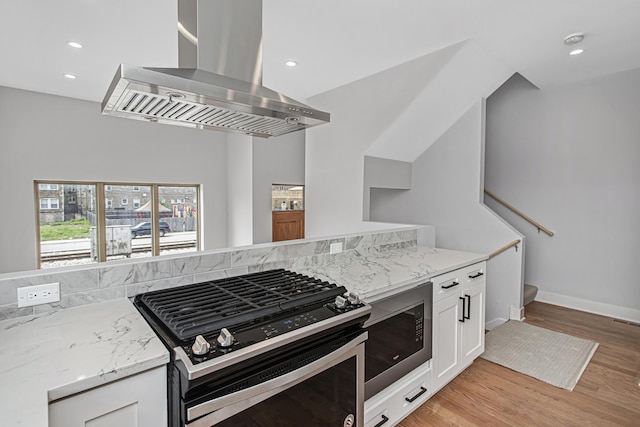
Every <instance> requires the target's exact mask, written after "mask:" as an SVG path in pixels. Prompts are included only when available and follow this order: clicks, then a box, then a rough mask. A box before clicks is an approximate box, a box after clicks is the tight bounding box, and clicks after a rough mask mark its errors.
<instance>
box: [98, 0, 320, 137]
mask: <svg viewBox="0 0 640 427" xmlns="http://www.w3.org/2000/svg"><path fill="white" fill-rule="evenodd" d="M234 1H235V2H236V5H233V2H234ZM184 3H186V4H193V5H194V7H195V4H196V3H195V2H193V1H192V2H184ZM197 4H198V7H200V2H198V3H197ZM210 4H214V8H213V9H212V12H210V13H209V15H211V16H214V18H215V19H212V21H213V24H214V25H215V24H216V19H225V20H226V21H228V20H233V19H235V20H236V21H238V22H240V23H242V24H243V25H245V26H246V25H247V24H250V25H252V28H251V30H250V31H249V30H248V31H246V32H243V31H242V28H238V25H225V26H224V27H225V29H224V31H228V28H233V29H234V30H233V31H235V32H236V35H235V37H227V36H226V34H225V35H224V37H222V36H220V34H219V32H218V33H215V31H214V33H213V34H217V35H216V36H215V37H213V38H214V39H215V40H213V41H210V40H204V39H203V34H204V35H205V36H207V35H209V34H212V33H211V31H208V30H205V31H202V29H203V27H204V26H206V25H207V22H208V21H209V20H206V19H203V17H202V16H199V15H198V16H197V19H198V23H197V24H194V25H197V28H198V50H197V55H198V60H197V62H196V61H192V63H196V64H202V63H204V64H209V65H208V66H207V68H208V69H207V70H205V69H201V67H198V68H142V67H136V66H130V65H124V64H122V65H120V67H119V68H118V70H117V72H116V75H115V77H114V78H113V81H112V83H111V85H110V86H109V89H108V90H107V94H106V95H105V98H104V100H103V102H102V114H105V115H111V116H116V117H124V118H132V119H137V120H145V121H150V122H157V123H165V124H172V125H179V126H186V127H192V128H199V129H211V130H223V131H228V132H236V133H243V134H247V135H252V136H257V137H262V138H269V137H271V136H279V135H284V134H287V133H290V132H295V131H298V130H302V129H306V128H309V127H311V126H316V125H319V124H323V123H327V122H329V119H330V115H329V113H326V112H323V111H319V110H316V109H313V108H311V107H309V106H307V105H305V104H302V103H300V102H298V101H295V100H293V99H291V98H288V97H286V96H284V95H282V94H279V93H277V92H275V91H273V90H271V89H268V88H266V87H264V86H262V85H261V82H262V68H261V55H262V52H261V30H262V25H261V24H262V22H261V20H262V3H261V2H260V1H258V0H253V4H254V6H253V8H252V10H251V11H252V12H253V13H249V14H248V13H246V11H240V13H236V11H235V10H234V9H237V7H238V6H237V5H238V4H244V5H247V4H250V2H248V1H247V0H243V1H242V2H237V0H213V1H211V0H205V1H204V5H203V6H202V7H203V10H207V7H210V6H209V5H210ZM216 4H217V6H215V5H216ZM198 10H199V11H200V9H198ZM193 15H195V14H193ZM251 16H253V17H254V18H253V19H248V17H249V18H250V17H251ZM234 17H235V18H234ZM256 19H259V21H260V22H259V26H258V32H259V33H260V34H258V35H257V36H256V40H257V41H256V43H255V45H256V46H250V49H244V50H249V51H250V52H253V51H255V52H256V54H255V55H254V56H256V59H254V60H252V61H250V62H251V63H248V62H249V61H245V62H243V63H239V64H232V65H234V66H235V68H233V69H236V70H241V72H243V73H245V74H246V72H247V71H246V70H249V71H251V70H256V69H257V70H258V72H257V73H254V76H253V82H249V81H245V80H243V79H239V78H234V76H230V75H223V74H218V73H215V72H211V71H209V69H216V70H217V69H218V68H219V67H218V63H222V64H224V66H225V67H226V68H225V70H224V71H225V72H228V68H229V64H230V63H231V60H230V59H229V58H221V59H216V58H213V60H212V58H209V57H208V58H202V55H205V52H204V51H203V50H204V49H203V47H204V46H207V49H206V52H216V51H217V52H229V53H228V55H231V58H233V57H234V56H235V57H236V58H238V57H240V58H242V55H239V52H234V51H233V49H232V48H230V47H229V46H226V45H225V46H218V45H220V42H219V40H234V39H237V38H238V37H242V38H243V39H245V38H248V39H249V40H251V37H250V36H248V35H249V34H251V32H252V31H253V33H255V32H256V25H257V24H256V22H255V21H256ZM251 21H253V22H251ZM218 22H219V21H218ZM238 31H239V34H238ZM209 39H211V37H209ZM243 41H245V40H243ZM203 42H204V43H203ZM207 42H209V44H206V43H207ZM214 44H215V46H214V47H215V49H211V48H210V47H211V46H213V45H214ZM234 54H235V55H234ZM181 55H182V52H181ZM236 61H237V59H236ZM181 62H184V61H183V60H181ZM211 64H213V65H211ZM225 74H226V73H225ZM229 74H233V73H232V72H229ZM241 77H245V75H244V74H242V75H241Z"/></svg>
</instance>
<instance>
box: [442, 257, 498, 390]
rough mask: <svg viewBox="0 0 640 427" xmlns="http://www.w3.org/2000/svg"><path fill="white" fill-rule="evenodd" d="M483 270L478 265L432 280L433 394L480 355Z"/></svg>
mask: <svg viewBox="0 0 640 427" xmlns="http://www.w3.org/2000/svg"><path fill="white" fill-rule="evenodd" d="M485 269H486V263H485V262H482V263H478V264H474V265H472V266H469V267H465V268H462V269H459V270H456V271H453V272H450V273H446V274H443V275H441V276H437V277H434V278H433V279H432V281H433V301H434V304H433V383H434V384H433V385H434V389H435V390H439V389H440V388H442V387H443V386H444V385H445V384H447V383H448V382H449V381H451V380H452V379H453V378H455V377H456V375H458V374H459V373H460V372H462V370H464V369H465V368H466V367H467V366H469V365H470V364H471V362H473V360H474V359H475V358H476V357H478V356H479V355H480V354H482V352H483V351H484V322H485V317H484V314H485V290H486V280H485V276H484V273H485V271H486V270H485Z"/></svg>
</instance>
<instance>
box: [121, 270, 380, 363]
mask: <svg viewBox="0 0 640 427" xmlns="http://www.w3.org/2000/svg"><path fill="white" fill-rule="evenodd" d="M134 305H135V306H136V307H137V308H138V309H139V310H140V311H141V312H142V314H143V315H144V317H145V318H146V319H147V321H149V323H150V324H151V326H152V327H153V328H154V330H156V332H157V333H158V335H160V337H161V338H162V339H163V341H164V342H165V344H166V345H167V346H168V347H169V348H173V349H174V350H175V352H176V358H178V359H185V358H188V359H189V362H188V364H189V365H193V366H195V365H198V364H204V363H205V362H211V361H213V360H214V359H219V358H222V359H225V360H226V359H229V358H230V357H232V356H234V355H235V356H237V357H240V355H241V354H245V353H252V352H255V351H256V348H254V349H253V350H251V347H256V345H258V346H259V347H260V349H261V350H260V352H265V351H267V350H268V349H269V347H270V346H269V345H265V342H266V341H269V342H271V341H272V342H273V345H274V346H275V345H281V344H284V343H288V342H290V341H291V340H293V339H296V338H297V337H300V336H303V335H304V336H308V335H310V334H313V333H317V332H318V331H320V330H326V329H330V328H335V327H336V325H338V324H340V323H347V322H353V321H354V320H355V319H357V322H358V323H361V322H364V320H362V317H363V316H364V319H366V317H368V312H369V310H370V309H369V306H368V305H366V304H363V303H362V302H360V301H359V300H358V298H357V296H355V295H353V294H348V293H347V290H346V289H345V288H344V287H343V286H337V285H335V284H332V283H328V282H325V281H322V280H319V279H316V278H313V277H309V276H305V275H302V274H298V273H294V272H291V271H288V270H283V269H279V270H270V271H263V272H257V273H252V274H246V275H242V276H236V277H228V278H223V279H219V280H213V281H209V282H203V283H197V284H194V285H188V286H181V287H178V288H171V289H164V290H159V291H152V292H147V293H144V294H140V295H138V296H136V297H135V299H134ZM294 332H296V333H294ZM285 335H287V337H285ZM225 356H227V357H225ZM209 364H211V363H209Z"/></svg>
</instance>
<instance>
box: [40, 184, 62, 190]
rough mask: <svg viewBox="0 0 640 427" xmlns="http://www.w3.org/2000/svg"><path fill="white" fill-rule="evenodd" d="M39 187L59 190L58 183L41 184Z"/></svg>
mask: <svg viewBox="0 0 640 427" xmlns="http://www.w3.org/2000/svg"><path fill="white" fill-rule="evenodd" d="M38 188H40V190H57V189H58V184H39V185H38Z"/></svg>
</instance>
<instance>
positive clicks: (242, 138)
mask: <svg viewBox="0 0 640 427" xmlns="http://www.w3.org/2000/svg"><path fill="white" fill-rule="evenodd" d="M227 141H228V146H227V159H226V160H227V183H228V184H227V204H226V209H227V213H228V219H229V221H228V228H227V245H228V246H244V245H250V244H252V243H253V241H252V240H253V220H252V217H251V216H252V211H253V197H252V193H253V178H252V177H253V138H252V137H250V136H247V135H240V134H235V133H231V134H229V135H227Z"/></svg>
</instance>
